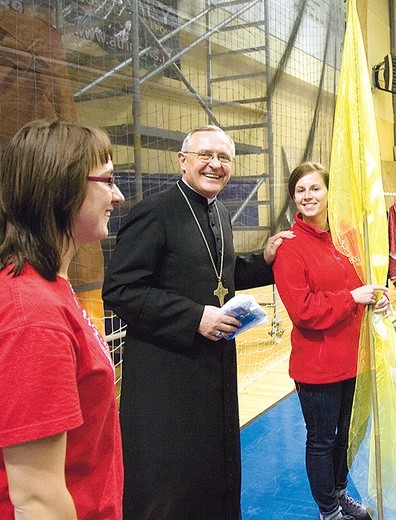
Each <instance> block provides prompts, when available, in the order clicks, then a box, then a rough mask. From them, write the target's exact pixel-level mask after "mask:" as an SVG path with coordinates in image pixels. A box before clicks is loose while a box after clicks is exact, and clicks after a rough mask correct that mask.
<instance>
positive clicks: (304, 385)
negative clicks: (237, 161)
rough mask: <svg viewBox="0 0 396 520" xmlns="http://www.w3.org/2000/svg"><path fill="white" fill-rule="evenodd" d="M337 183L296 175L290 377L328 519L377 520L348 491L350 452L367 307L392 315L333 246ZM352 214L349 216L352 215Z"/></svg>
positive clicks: (286, 245) (281, 265) (289, 264)
mask: <svg viewBox="0 0 396 520" xmlns="http://www.w3.org/2000/svg"><path fill="white" fill-rule="evenodd" d="M328 181H329V176H328V173H327V171H326V170H325V169H324V167H323V166H322V165H320V164H317V163H312V162H307V163H303V164H301V165H299V166H298V167H297V168H296V169H295V170H294V171H293V172H292V174H291V175H290V179H289V193H290V196H291V197H292V199H293V200H294V202H295V203H296V206H297V210H298V213H297V214H296V217H295V222H294V225H293V228H292V229H293V231H294V233H295V238H294V239H293V240H287V241H284V242H283V244H282V245H281V247H280V248H279V250H278V253H277V256H276V259H275V262H274V264H273V272H274V276H275V283H276V285H277V288H278V291H279V294H280V297H281V299H282V301H283V303H284V305H285V307H286V310H287V312H288V314H289V316H290V319H291V320H292V322H293V329H292V333H291V345H292V351H291V356H290V369H289V373H290V376H291V377H292V378H293V379H294V380H295V382H296V388H297V391H298V396H299V399H300V403H301V408H302V412H303V415H304V419H305V423H306V428H307V442H306V469H307V474H308V479H309V483H310V487H311V492H312V495H313V498H314V500H315V501H316V503H317V504H318V507H319V510H320V519H321V520H324V519H326V520H341V519H344V520H353V519H355V520H356V519H358V520H362V519H364V520H366V519H367V520H369V519H370V516H369V514H368V511H367V508H366V507H365V506H363V505H362V504H361V503H360V502H358V501H356V500H354V499H353V498H352V497H351V496H350V495H349V493H348V491H347V476H348V466H347V447H348V431H349V425H350V419H351V411H352V403H353V394H354V390H355V377H356V370H357V356H358V345H359V334H360V325H361V320H362V314H363V310H364V306H365V305H371V304H375V312H385V311H386V310H387V308H388V306H389V302H388V299H387V298H386V297H385V296H382V297H381V298H380V299H379V301H378V302H377V303H376V300H377V294H378V292H379V291H385V290H386V287H382V286H380V285H362V283H361V281H360V279H359V277H358V276H357V274H356V272H355V269H354V267H353V265H352V264H351V263H350V262H349V259H348V258H347V257H346V256H344V255H342V254H341V253H339V252H338V251H337V250H336V249H335V247H334V245H333V242H332V239H331V234H330V231H329V224H328V221H327V190H328ZM346 211H347V209H346Z"/></svg>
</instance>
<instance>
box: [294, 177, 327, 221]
mask: <svg viewBox="0 0 396 520" xmlns="http://www.w3.org/2000/svg"><path fill="white" fill-rule="evenodd" d="M293 199H294V202H295V203H296V206H297V209H298V211H300V212H301V214H302V218H303V220H304V221H305V222H309V223H311V224H313V225H315V226H316V227H319V228H321V229H326V228H327V187H326V184H325V183H324V180H323V176H322V175H321V174H320V173H319V172H317V171H311V172H308V173H306V174H305V175H304V176H303V177H301V179H299V180H298V181H297V183H296V186H295V189H294V196H293Z"/></svg>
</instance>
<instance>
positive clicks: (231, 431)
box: [103, 181, 273, 520]
mask: <svg viewBox="0 0 396 520" xmlns="http://www.w3.org/2000/svg"><path fill="white" fill-rule="evenodd" d="M179 186H180V187H181V188H182V189H183V191H184V192H185V193H186V194H187V196H188V198H189V200H190V203H191V205H192V207H193V209H194V212H195V214H196V216H197V218H198V220H199V222H200V224H201V227H202V230H203V232H204V234H205V236H206V239H207V243H208V245H209V247H210V249H211V251H212V255H213V258H214V260H215V262H216V264H217V268H218V266H219V264H218V259H219V251H218V247H216V243H217V244H220V243H221V240H220V239H219V238H218V223H217V225H216V221H215V222H213V223H212V227H213V228H214V230H215V233H213V232H212V231H211V224H210V219H209V218H208V213H207V210H208V202H207V199H206V198H204V197H201V196H200V195H198V194H197V193H195V192H194V191H192V190H191V189H190V188H189V187H187V186H186V185H185V184H184V183H183V182H182V181H179ZM216 204H217V206H218V209H219V212H220V215H221V222H222V227H223V231H224V242H225V256H224V273H223V284H224V286H225V287H226V288H228V291H229V292H228V294H227V296H226V298H225V301H227V300H228V299H230V298H231V297H232V296H233V295H234V293H235V289H246V288H249V287H256V286H261V285H268V284H270V283H273V278H272V273H271V270H270V269H269V268H268V266H267V265H266V264H265V262H264V260H263V255H262V253H261V252H259V253H253V254H248V255H246V256H236V255H235V253H234V249H233V241H232V230H231V223H230V218H229V214H228V211H227V209H226V208H225V206H224V205H223V204H222V203H220V202H219V201H217V202H216ZM216 214H217V213H216V212H214V215H215V217H216ZM216 238H217V240H216ZM216 287H217V278H216V274H215V271H214V268H213V265H212V262H211V260H210V257H209V254H208V251H207V248H206V246H205V244H204V241H203V238H202V236H201V234H200V231H199V229H198V226H197V224H196V222H195V220H194V218H193V215H192V213H191V210H190V208H189V207H188V205H187V202H186V201H185V199H184V197H183V195H182V193H180V190H179V188H178V187H177V186H174V187H173V188H171V189H170V190H169V191H167V192H165V193H162V194H159V195H155V196H151V197H148V198H146V199H144V200H143V201H142V202H140V203H139V204H137V205H136V206H135V207H134V208H132V210H131V211H130V213H129V215H128V217H127V219H126V221H125V223H124V224H123V226H122V228H121V229H120V231H119V234H118V237H117V244H116V247H115V250H114V252H113V254H112V258H111V260H110V264H109V266H108V269H107V273H106V276H105V283H104V289H103V297H104V300H105V302H106V303H107V304H108V306H109V307H110V308H111V309H113V310H114V312H115V313H116V314H117V315H118V316H119V317H120V318H122V319H123V320H124V321H125V322H126V323H127V325H128V327H127V335H126V340H125V348H124V356H123V375H122V392H121V406H120V420H121V429H122V437H123V450H124V466H125V493H124V520H239V519H240V484H241V462H240V437H239V417H238V402H237V367H236V350H235V343H234V341H227V340H224V339H222V340H220V341H218V342H214V341H210V340H207V339H205V338H204V337H203V336H201V335H200V334H198V333H197V329H198V325H199V323H200V320H201V317H202V313H203V308H204V305H216V306H219V301H218V299H217V297H216V296H214V294H213V291H214V290H215V289H216Z"/></svg>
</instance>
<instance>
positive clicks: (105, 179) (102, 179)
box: [86, 175, 115, 188]
mask: <svg viewBox="0 0 396 520" xmlns="http://www.w3.org/2000/svg"><path fill="white" fill-rule="evenodd" d="M86 179H87V181H93V182H105V183H106V184H107V186H108V187H109V188H114V184H115V180H114V177H113V176H112V175H110V177H94V176H92V175H88V177H87V178H86Z"/></svg>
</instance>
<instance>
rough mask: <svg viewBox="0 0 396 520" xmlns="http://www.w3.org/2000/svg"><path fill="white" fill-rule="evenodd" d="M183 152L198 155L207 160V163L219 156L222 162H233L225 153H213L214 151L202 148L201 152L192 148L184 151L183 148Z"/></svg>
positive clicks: (227, 163) (200, 158)
mask: <svg viewBox="0 0 396 520" xmlns="http://www.w3.org/2000/svg"><path fill="white" fill-rule="evenodd" d="M182 153H191V154H193V155H196V156H197V157H198V159H199V160H200V161H203V162H207V163H209V162H210V161H212V160H213V158H214V157H217V159H218V161H219V162H220V163H221V164H226V165H229V164H231V163H232V159H231V157H230V156H229V155H227V154H225V153H213V152H209V151H208V150H202V151H200V152H190V150H188V151H186V152H184V151H183V150H182Z"/></svg>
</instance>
